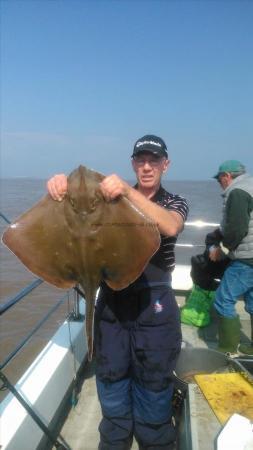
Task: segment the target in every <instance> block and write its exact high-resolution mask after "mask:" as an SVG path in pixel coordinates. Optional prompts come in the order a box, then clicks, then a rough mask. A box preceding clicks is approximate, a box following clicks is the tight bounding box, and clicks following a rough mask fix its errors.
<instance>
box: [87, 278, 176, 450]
mask: <svg viewBox="0 0 253 450" xmlns="http://www.w3.org/2000/svg"><path fill="white" fill-rule="evenodd" d="M95 330H96V331H95V335H96V336H95V338H96V339H95V345H96V361H97V369H96V370H97V389H98V396H99V400H100V403H101V408H102V414H103V418H102V421H101V423H100V426H99V431H100V447H99V448H100V449H101V450H126V449H129V448H131V444H132V439H133V436H135V438H136V440H137V441H138V443H139V446H140V449H145V450H146V449H149V450H151V449H156V450H159V449H163V450H169V449H170V448H172V447H171V445H172V443H173V442H174V441H175V438H176V436H175V430H174V427H173V426H172V424H171V414H172V410H171V399H172V394H173V381H172V378H173V375H172V372H173V370H174V368H175V365H176V360H177V357H178V354H179V351H180V347H181V331H180V321H179V311H178V307H177V304H176V302H175V298H174V295H173V293H172V290H171V289H170V288H168V287H167V286H166V287H165V286H164V287H156V288H152V289H150V288H136V287H135V288H128V289H125V290H123V291H120V292H114V291H111V290H110V289H108V288H107V287H103V289H102V291H101V293H100V296H99V299H98V303H97V310H96V326H95Z"/></svg>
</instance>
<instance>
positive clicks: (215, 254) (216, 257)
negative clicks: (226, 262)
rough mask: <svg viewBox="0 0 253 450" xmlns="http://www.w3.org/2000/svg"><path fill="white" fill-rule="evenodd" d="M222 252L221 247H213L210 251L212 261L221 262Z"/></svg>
mask: <svg viewBox="0 0 253 450" xmlns="http://www.w3.org/2000/svg"><path fill="white" fill-rule="evenodd" d="M222 255H223V253H222V250H221V248H220V247H214V246H213V247H211V248H210V250H209V258H210V259H211V261H213V262H216V261H220V260H221V258H222Z"/></svg>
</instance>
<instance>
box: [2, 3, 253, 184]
mask: <svg viewBox="0 0 253 450" xmlns="http://www.w3.org/2000/svg"><path fill="white" fill-rule="evenodd" d="M1 16H2V19H1V29H2V32H1V175H2V177H9V176H31V177H41V178H45V177H48V176H50V175H52V174H54V173H59V172H65V173H69V172H70V171H71V170H72V169H73V168H75V167H76V166H78V165H79V164H81V163H82V164H84V165H86V166H87V167H89V168H93V169H96V170H98V171H100V172H103V173H105V174H109V173H112V172H116V173H118V174H120V175H121V176H123V177H125V178H131V174H132V171H131V165H130V158H129V156H130V154H131V152H132V147H133V144H134V142H135V141H136V139H138V138H139V137H141V136H142V135H144V134H147V133H153V134H157V135H159V136H161V137H162V138H163V139H164V140H165V141H166V143H167V146H168V149H169V154H170V157H171V159H172V165H171V169H170V173H169V176H170V177H171V178H172V179H207V178H210V177H211V176H212V175H213V174H214V173H215V172H216V170H217V167H218V165H219V164H220V162H222V161H223V160H226V159H240V160H241V161H242V162H243V163H245V164H246V165H247V167H248V169H249V171H250V172H251V173H253V145H252V144H253V81H252V80H253V1H243V0H238V1H232V0H231V1H230V0H226V1H222V0H217V1H214V0H213V1H211V0H209V1H208V0H202V1H201V0H199V1H191V0H187V1H169V0H168V1H159V0H153V1H148V0H146V1H145V0H142V1H138V0H132V1H127V0H118V1H112V0H111V1H110V0H101V1H99V0H91V1H85V0H82V1H77V0H65V1H64V0H48V1H47V0H41V1H38V0H18V1H14V0H1Z"/></svg>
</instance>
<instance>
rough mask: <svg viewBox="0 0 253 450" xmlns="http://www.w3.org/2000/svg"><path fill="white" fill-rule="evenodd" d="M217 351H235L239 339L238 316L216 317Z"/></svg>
mask: <svg viewBox="0 0 253 450" xmlns="http://www.w3.org/2000/svg"><path fill="white" fill-rule="evenodd" d="M218 340H219V346H218V349H217V350H218V351H219V352H222V353H227V352H229V353H236V352H237V347H238V344H239V341H240V320H239V317H238V316H236V317H224V316H220V315H219V318H218Z"/></svg>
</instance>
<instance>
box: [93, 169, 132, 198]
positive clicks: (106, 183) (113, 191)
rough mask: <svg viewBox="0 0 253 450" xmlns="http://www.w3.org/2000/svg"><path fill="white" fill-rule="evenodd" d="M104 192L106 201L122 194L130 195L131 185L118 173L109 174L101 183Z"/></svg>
mask: <svg viewBox="0 0 253 450" xmlns="http://www.w3.org/2000/svg"><path fill="white" fill-rule="evenodd" d="M100 188H101V191H102V194H103V196H104V198H105V200H106V201H108V202H109V201H110V200H114V199H115V198H117V197H119V196H120V195H124V196H125V197H127V196H128V192H129V189H131V188H130V186H129V185H128V184H127V183H126V182H125V181H123V180H122V179H121V178H120V177H118V175H115V174H113V175H109V176H108V177H105V178H104V180H103V181H102V182H101V183H100Z"/></svg>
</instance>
